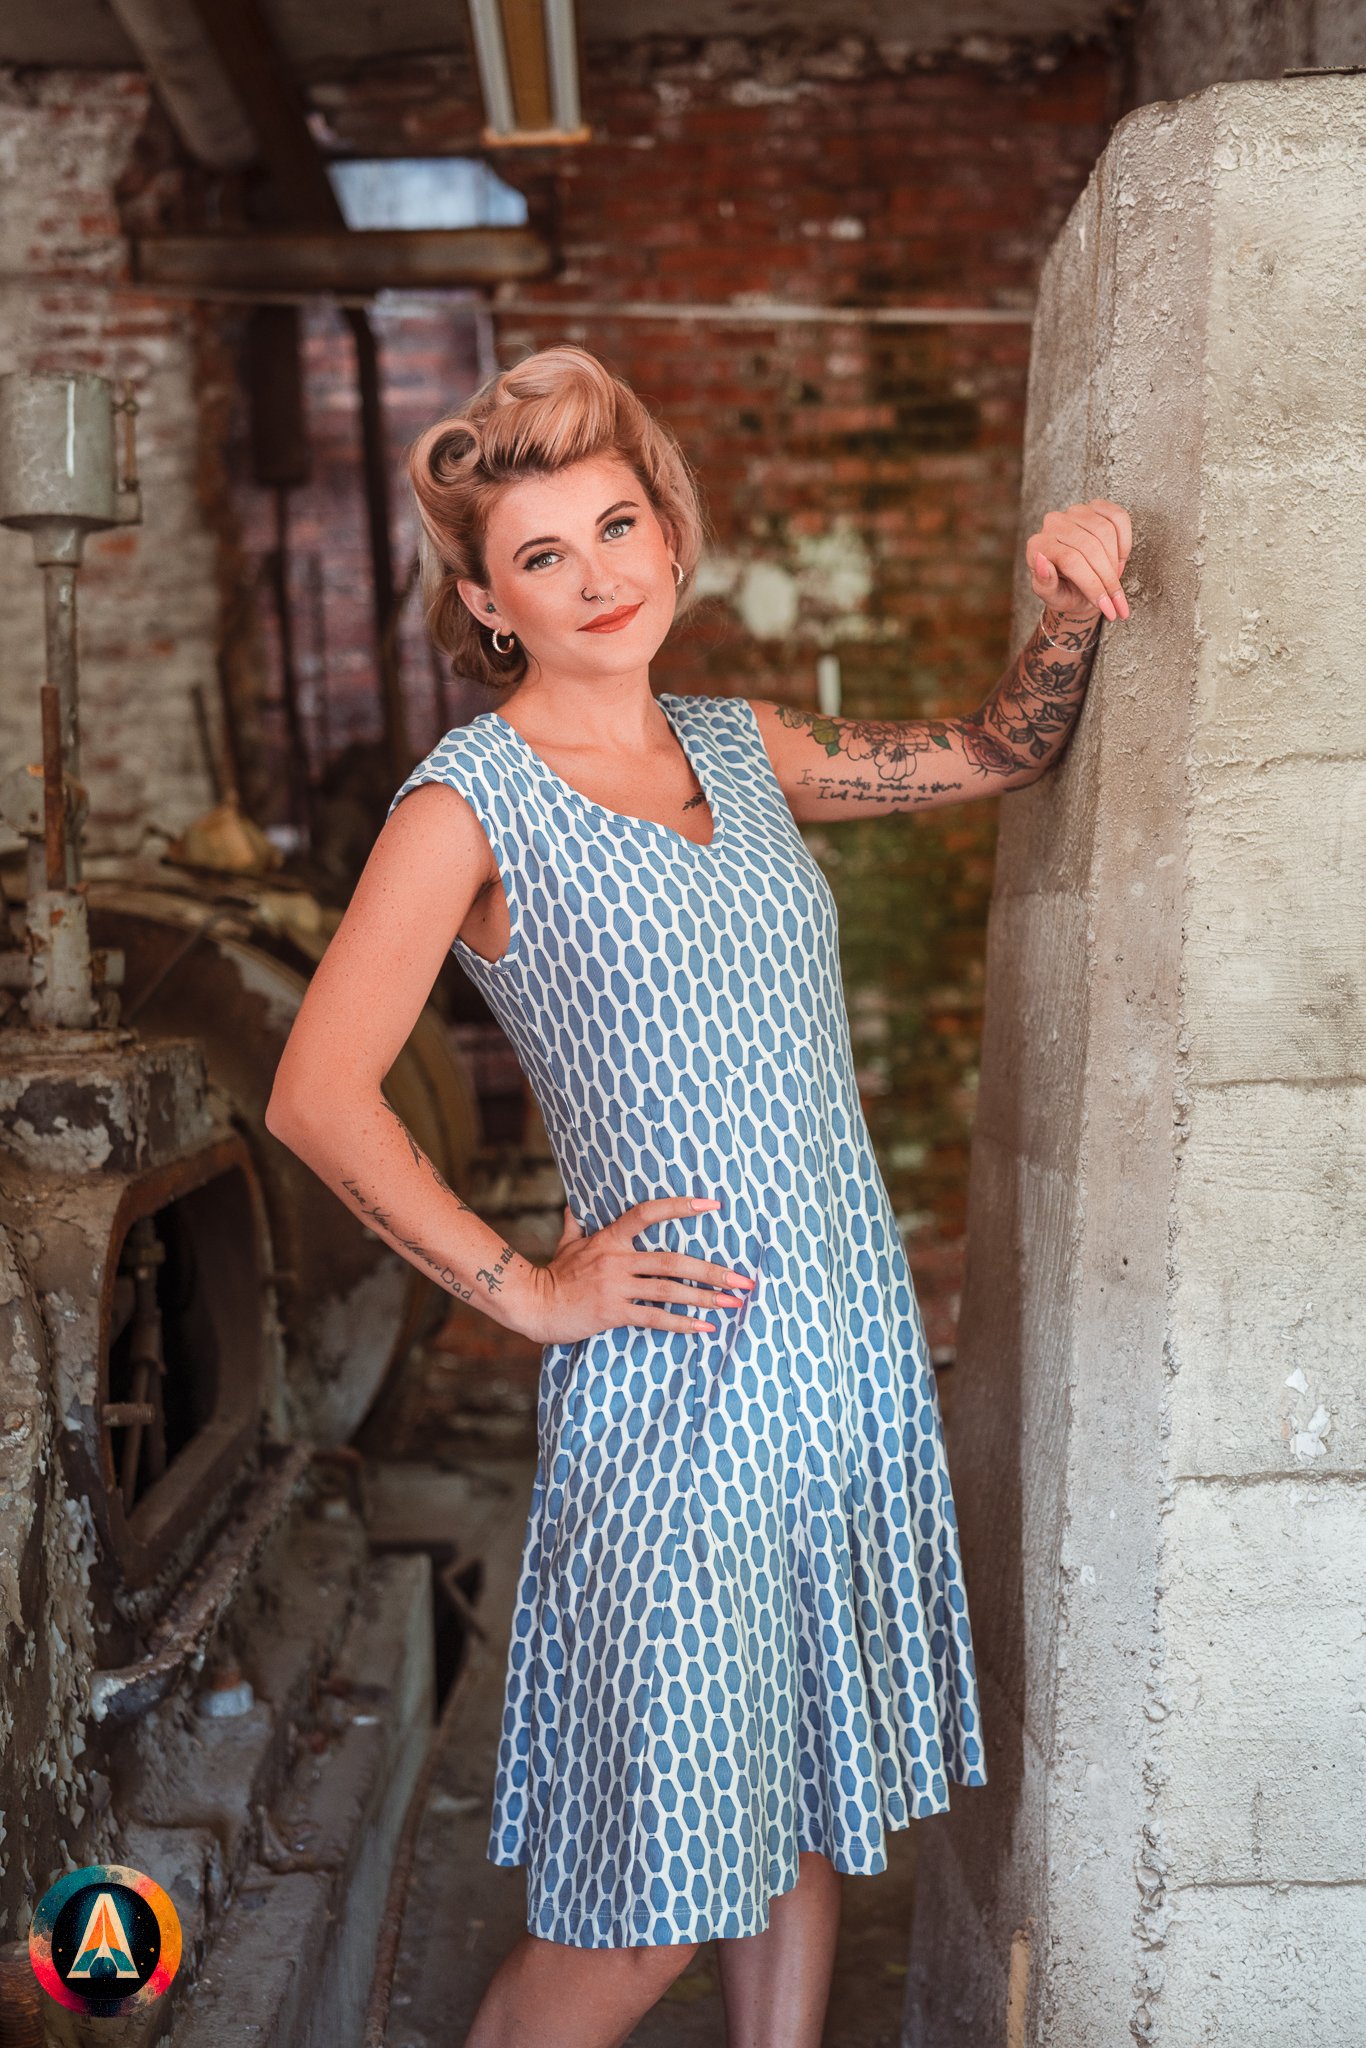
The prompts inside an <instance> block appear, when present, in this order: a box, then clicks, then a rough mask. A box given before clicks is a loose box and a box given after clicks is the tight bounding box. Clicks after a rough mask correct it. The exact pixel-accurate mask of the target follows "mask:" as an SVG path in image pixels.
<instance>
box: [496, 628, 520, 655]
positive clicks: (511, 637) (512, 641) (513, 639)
mask: <svg viewBox="0 0 1366 2048" xmlns="http://www.w3.org/2000/svg"><path fill="white" fill-rule="evenodd" d="M498 631H499V629H498V627H497V626H495V627H494V629H493V644H494V646H495V647H496V648H497V649H498V652H499V653H500V654H511V652H512V650H513V648H514V647H515V646H516V645H517V635H516V634H515V633H509V634H508V644H507V646H506V647H500V646H499V645H498Z"/></svg>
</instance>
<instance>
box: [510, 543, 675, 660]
mask: <svg viewBox="0 0 1366 2048" xmlns="http://www.w3.org/2000/svg"><path fill="white" fill-rule="evenodd" d="M671 567H672V569H673V572H674V576H675V578H676V580H677V583H678V588H679V589H680V590H681V589H682V588H683V583H684V577H685V573H686V572H685V571H684V569H683V567H682V564H681V563H679V562H674V563H672V564H671ZM583 594H584V596H585V597H586V598H588V602H589V604H606V602H607V600H606V598H605V597H603V595H602V593H601V592H599V593H598V595H597V596H596V597H588V592H587V591H585V592H584V593H583ZM612 595H613V597H615V596H616V592H615V590H614V591H613V592H612ZM497 609H498V607H497V605H496V604H486V605H485V606H484V610H485V611H486V612H496V611H497ZM508 638H509V639H510V640H515V639H516V638H517V635H516V634H515V633H510V634H509V635H508ZM493 644H494V646H495V647H498V634H497V632H496V631H495V633H494V635H493ZM511 651H512V650H511V648H508V647H498V652H499V653H500V654H510V653H511Z"/></svg>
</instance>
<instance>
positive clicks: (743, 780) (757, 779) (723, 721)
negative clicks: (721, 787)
mask: <svg viewBox="0 0 1366 2048" xmlns="http://www.w3.org/2000/svg"><path fill="white" fill-rule="evenodd" d="M669 702H670V703H671V704H673V705H679V706H681V707H683V714H684V716H685V717H686V718H687V719H689V720H690V721H691V720H695V721H696V723H697V725H698V726H700V727H701V728H702V729H703V730H704V731H705V732H706V735H707V738H708V741H709V742H710V744H711V747H712V749H713V751H714V753H715V754H716V755H717V756H718V757H719V759H720V760H721V761H722V763H723V764H724V766H725V769H726V771H727V773H728V774H729V775H730V777H731V780H732V782H733V783H735V784H736V785H738V787H739V788H740V789H741V790H743V792H744V793H745V795H746V796H747V797H748V799H749V801H751V802H755V801H765V802H768V803H770V804H772V803H774V802H775V801H776V803H777V804H778V805H779V807H780V808H781V811H782V813H783V814H784V815H785V816H789V817H790V813H789V812H788V807H787V799H786V797H784V795H783V792H782V787H781V785H780V783H779V781H778V778H777V776H776V775H775V774H774V772H773V763H772V762H771V761H770V760H769V758H768V748H767V747H766V746H765V745H764V737H763V734H762V733H761V732H760V730H759V721H758V719H757V718H756V717H755V714H754V707H753V705H752V704H751V703H750V702H749V700H748V698H746V697H722V696H710V695H703V694H698V695H696V696H685V697H671V698H670V699H669Z"/></svg>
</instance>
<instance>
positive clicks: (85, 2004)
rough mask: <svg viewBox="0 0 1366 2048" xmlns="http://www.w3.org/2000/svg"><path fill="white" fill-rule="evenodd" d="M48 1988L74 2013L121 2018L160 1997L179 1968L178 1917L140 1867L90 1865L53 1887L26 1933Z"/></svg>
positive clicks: (35, 1964)
mask: <svg viewBox="0 0 1366 2048" xmlns="http://www.w3.org/2000/svg"><path fill="white" fill-rule="evenodd" d="M28 1953H29V1960H30V1961H31V1963H32V1964H33V1968H34V1971H35V1973H36V1975H37V1978H38V1982H39V1983H40V1984H41V1985H42V1987H43V1989H44V1991H46V1992H48V1993H50V1995H51V1996H52V1997H53V1998H55V1999H56V2000H57V2003H58V2004H59V2005H64V2006H66V2007H67V2008H68V2009H69V2010H70V2011H72V2012H80V2013H89V2014H92V2015H94V2016H95V2017H96V2018H98V2019H117V2018H118V2017H119V2015H120V2014H121V2013H126V2012H133V2011H134V2010H136V2008H137V2007H139V2006H145V2005H150V2004H151V2003H152V2001H153V1999H156V1998H160V1996H161V1994H162V1992H163V1991H165V1990H166V1989H167V1988H168V1986H169V1985H170V1982H171V1979H172V1978H173V1977H174V1975H175V1973H176V1971H177V1969H178V1968H179V1966H180V1921H179V1918H178V1917H177V1914H176V1909H175V1907H174V1906H173V1905H172V1904H171V1901H170V1899H169V1898H168V1897H167V1895H166V1893H165V1892H164V1891H163V1890H162V1888H161V1886H160V1885H159V1884H157V1883H156V1881H155V1879H153V1878H150V1877H147V1876H146V1875H145V1874H144V1873H143V1872H142V1871H141V1870H130V1869H129V1868H128V1867H127V1865H126V1864H123V1863H88V1864H86V1866H85V1868H84V1869H83V1870H72V1871H69V1872H68V1873H67V1875H66V1876H65V1877H61V1878H58V1880H57V1882H56V1884H54V1885H51V1886H49V1888H48V1889H47V1891H45V1892H44V1893H43V1896H42V1898H41V1899H40V1900H39V1901H38V1910H37V1912H36V1913H35V1914H34V1916H33V1925H32V1926H31V1927H30V1928H29V1933H28Z"/></svg>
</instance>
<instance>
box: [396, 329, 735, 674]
mask: <svg viewBox="0 0 1366 2048" xmlns="http://www.w3.org/2000/svg"><path fill="white" fill-rule="evenodd" d="M603 454H607V455H619V456H620V457H621V459H622V460H623V461H624V462H625V463H627V464H628V465H629V466H630V468H631V469H632V470H634V472H635V475H636V477H637V479H638V481H639V483H640V486H641V488H642V490H643V491H644V492H645V494H646V496H647V497H648V499H649V501H650V503H651V505H652V506H653V507H654V510H655V513H656V515H657V516H658V518H659V520H660V522H661V524H662V525H663V526H664V527H665V528H666V529H672V532H673V534H674V536H675V540H676V546H675V548H674V556H675V559H676V560H677V561H678V563H679V564H680V565H681V567H682V569H683V572H684V575H683V584H682V588H681V589H680V591H679V595H678V606H677V609H678V612H679V613H680V614H681V613H682V612H684V611H685V610H686V609H688V607H689V606H690V605H691V604H692V603H693V601H694V598H695V596H696V591H695V588H694V586H693V583H692V580H691V579H692V573H693V571H694V569H695V568H696V567H697V564H698V561H699V559H700V557H701V554H702V548H703V545H704V542H705V538H706V522H705V515H704V513H703V510H702V504H701V495H700V492H699V489H698V485H697V482H696V479H695V477H694V476H693V473H692V470H691V469H690V467H689V465H688V462H687V458H686V457H685V456H684V454H683V451H682V449H681V448H680V447H679V445H678V442H677V440H676V439H675V438H674V435H673V434H672V432H671V431H670V429H669V428H668V427H666V426H664V425H663V423H662V422H661V421H659V420H657V419H656V418H655V417H654V415H653V414H652V413H651V412H650V411H649V410H648V409H647V408H646V406H645V405H644V404H643V402H642V401H641V400H640V399H639V398H638V397H637V396H636V394H635V392H634V391H632V389H631V388H630V386H629V385H628V384H626V383H625V382H624V381H623V380H622V379H621V378H620V377H617V376H614V375H613V374H612V372H611V371H610V370H608V369H607V368H606V367H605V365H604V364H602V363H601V362H599V360H598V358H597V357H596V356H595V355H591V354H590V353H589V351H588V350H587V349H586V348H579V347H577V346H576V345H575V344H574V343H572V342H563V343H560V344H558V345H557V346H555V347H553V348H543V349H539V350H538V351H537V352H536V353H535V354H534V355H530V356H527V357H526V358H525V359H524V360H523V361H522V362H520V363H517V364H515V365H514V366H513V367H512V368H511V369H508V370H500V371H499V372H498V373H497V374H496V375H495V376H493V377H490V378H488V379H487V380H486V381H485V382H484V383H483V384H481V385H480V387H479V389H478V390H477V391H476V392H475V393H474V395H473V396H472V397H471V398H470V400H469V401H468V403H467V404H466V405H465V406H464V408H463V409H462V410H461V411H460V412H458V413H452V414H451V415H450V416H449V417H448V418H446V419H441V420H437V421H436V422H435V424H434V425H432V426H430V427H427V428H425V429H424V431H423V432H422V433H421V434H419V436H418V438H417V439H416V440H415V441H414V442H413V443H412V445H411V447H410V448H409V450H408V478H409V482H410V483H411V484H412V487H413V495H414V497H415V498H416V500H417V509H418V516H419V519H420V521H421V528H420V531H419V535H418V557H419V562H420V567H421V575H422V605H423V614H424V617H425V619H426V622H427V630H428V632H429V633H430V634H431V636H432V639H433V641H434V642H435V643H436V645H437V646H438V647H439V648H441V650H442V651H443V653H445V654H448V655H449V656H450V659H451V668H452V671H453V672H454V673H455V674H456V675H462V676H470V677H473V678H475V679H476V680H477V681H479V682H482V683H493V684H497V685H499V686H501V687H507V686H509V685H511V684H513V683H518V682H520V681H521V680H522V677H523V676H524V675H525V674H526V671H527V657H526V654H525V652H524V650H523V648H522V644H521V642H520V641H519V640H515V641H514V642H513V644H512V646H511V648H510V649H509V650H508V652H507V653H506V654H500V653H499V652H498V650H497V648H495V647H494V645H493V635H492V631H491V629H489V628H487V627H483V626H481V625H480V623H479V621H478V620H477V619H476V618H475V617H474V614H473V613H472V612H471V611H470V608H469V606H468V605H467V604H466V603H465V601H464V599H463V598H462V597H461V595H460V592H459V591H458V590H457V588H456V584H457V582H458V581H459V580H460V579H461V578H465V579H468V580H469V581H470V582H473V583H478V584H481V585H484V586H485V587H487V584H488V563H487V560H486V557H485V538H486V535H487V532H488V518H489V513H490V511H491V509H492V506H493V503H494V500H495V499H496V497H497V495H498V493H499V491H500V490H502V489H503V487H504V486H505V485H507V484H510V483H516V482H518V481H519V480H520V479H521V478H523V477H528V476H553V475H554V474H555V473H556V472H557V471H558V470H561V469H567V468H568V467H569V465H570V464H571V463H574V462H580V461H583V460H584V459H585V458H586V457H588V456H592V455H603Z"/></svg>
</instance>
